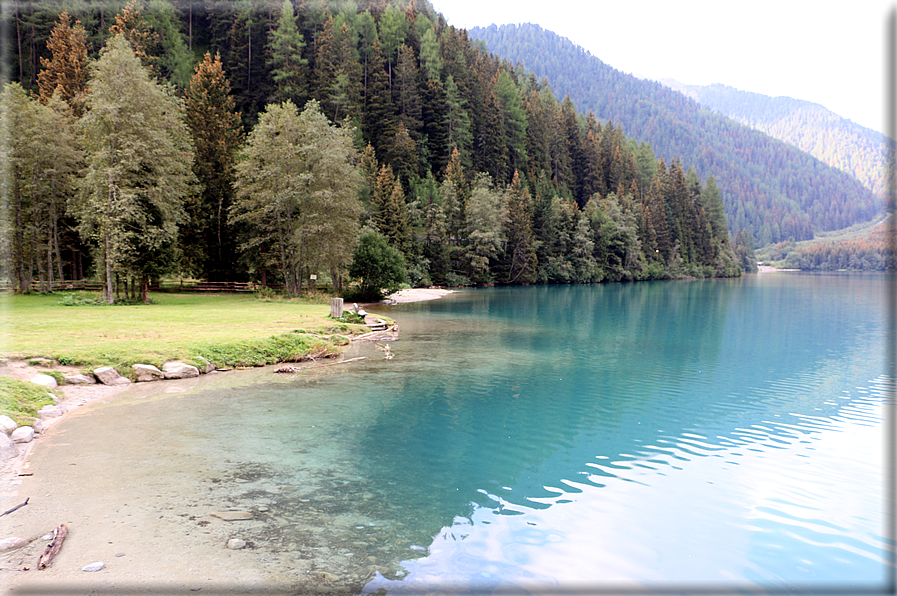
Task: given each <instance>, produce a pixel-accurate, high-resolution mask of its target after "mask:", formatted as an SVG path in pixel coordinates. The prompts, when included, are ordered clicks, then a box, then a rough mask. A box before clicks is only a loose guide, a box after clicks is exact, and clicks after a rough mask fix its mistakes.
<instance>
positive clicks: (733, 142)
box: [469, 24, 881, 246]
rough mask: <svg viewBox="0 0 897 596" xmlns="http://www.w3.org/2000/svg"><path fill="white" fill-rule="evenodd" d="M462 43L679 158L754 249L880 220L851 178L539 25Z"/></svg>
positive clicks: (490, 30) (480, 33)
mask: <svg viewBox="0 0 897 596" xmlns="http://www.w3.org/2000/svg"><path fill="white" fill-rule="evenodd" d="M469 35H470V36H471V37H472V38H475V39H481V40H483V41H484V42H485V43H486V45H487V47H488V48H489V50H490V51H491V52H493V53H495V54H497V55H499V56H502V57H503V58H505V59H507V60H509V61H510V62H512V63H519V64H521V65H522V66H523V67H524V68H525V69H527V70H531V71H533V72H534V74H535V75H536V76H537V77H539V78H542V77H545V78H547V80H548V82H549V84H550V85H551V87H552V89H553V91H554V93H555V94H556V95H557V96H559V97H561V96H564V95H569V96H570V98H571V99H572V100H573V101H574V103H575V104H576V105H577V106H578V107H579V108H580V109H581V110H592V111H593V112H594V113H595V115H596V116H597V117H599V118H601V119H604V120H611V121H613V122H614V123H615V124H621V125H622V126H623V129H624V131H625V132H626V133H627V134H628V135H631V136H634V137H635V138H637V139H639V140H640V141H647V142H648V143H650V144H651V146H652V148H653V149H654V151H655V153H656V154H657V155H658V156H672V155H677V156H681V157H682V159H683V161H685V162H686V163H689V164H692V165H693V166H694V167H695V169H696V170H697V172H698V174H699V175H700V176H701V177H702V178H704V177H706V176H708V175H709V174H713V175H714V176H715V177H716V179H717V182H718V184H719V186H720V188H721V190H722V192H723V199H724V202H725V205H726V214H727V216H728V219H729V226H730V229H731V230H733V231H735V230H740V229H746V230H748V231H749V232H751V233H752V234H753V235H754V238H755V241H756V242H757V244H758V245H761V246H762V245H764V244H767V243H769V242H778V241H781V240H787V239H789V238H794V239H796V240H802V239H809V238H812V237H813V231H814V230H835V229H840V228H844V227H847V226H850V225H852V224H854V223H857V222H862V221H868V220H870V219H872V218H873V217H874V216H875V215H876V213H878V212H879V211H880V210H881V203H880V201H879V200H878V199H877V198H876V197H875V195H874V194H873V193H872V192H871V191H870V190H869V189H867V188H865V187H864V186H863V185H862V184H861V183H860V182H859V181H857V180H856V179H854V178H853V177H852V176H849V175H847V174H844V173H843V172H840V171H838V170H836V169H835V168H832V167H831V166H828V165H826V164H824V163H822V162H821V161H819V160H818V159H816V158H814V157H812V156H810V155H809V154H807V153H805V152H803V151H801V150H799V149H797V148H796V147H794V146H792V145H789V144H786V143H784V142H782V141H779V140H776V139H773V138H771V137H770V136H768V135H766V134H763V133H761V132H759V131H756V130H753V129H751V128H749V127H747V126H745V125H742V124H739V123H737V122H735V121H733V120H731V119H729V118H726V117H724V116H722V115H720V114H717V113H714V112H712V111H710V110H709V109H706V108H703V107H702V106H701V105H700V104H698V103H697V102H696V101H694V100H693V99H690V98H688V97H686V96H685V95H683V94H682V93H679V92H677V91H673V90H672V89H670V88H669V87H666V86H664V85H661V84H660V83H657V82H653V81H644V80H640V79H636V78H635V77H633V76H631V75H627V74H624V73H621V72H620V71H617V70H616V69H614V68H612V67H610V66H608V65H607V64H605V63H604V62H602V61H601V60H599V59H598V58H596V57H594V56H592V55H591V54H590V53H589V52H587V51H585V50H584V49H582V48H581V47H579V46H577V45H575V44H574V43H572V42H571V41H570V40H568V39H566V38H562V37H560V36H558V35H556V34H555V33H552V32H551V31H546V30H544V29H542V28H541V27H539V26H538V25H532V24H524V25H503V26H501V27H498V26H495V25H491V26H489V27H486V28H479V27H477V28H474V29H472V30H470V31H469Z"/></svg>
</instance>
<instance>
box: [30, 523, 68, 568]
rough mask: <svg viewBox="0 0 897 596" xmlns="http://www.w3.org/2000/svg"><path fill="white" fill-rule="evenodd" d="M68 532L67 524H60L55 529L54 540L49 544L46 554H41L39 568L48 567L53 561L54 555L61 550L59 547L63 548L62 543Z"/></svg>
mask: <svg viewBox="0 0 897 596" xmlns="http://www.w3.org/2000/svg"><path fill="white" fill-rule="evenodd" d="M68 533H69V529H68V526H66V525H65V524H59V527H58V528H56V529H55V530H53V540H51V541H50V544H48V545H47V548H46V550H44V554H42V555H41V556H40V560H39V561H38V562H37V568H38V569H46V568H47V567H49V566H50V563H52V562H53V557H55V556H56V554H57V553H58V552H59V549H60V548H62V543H63V541H64V540H65V537H66V535H67V534H68Z"/></svg>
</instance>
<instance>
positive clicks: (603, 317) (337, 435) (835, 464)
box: [91, 273, 895, 594]
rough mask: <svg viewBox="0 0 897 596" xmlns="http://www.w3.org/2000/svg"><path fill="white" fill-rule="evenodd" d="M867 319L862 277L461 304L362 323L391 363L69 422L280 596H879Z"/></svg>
mask: <svg viewBox="0 0 897 596" xmlns="http://www.w3.org/2000/svg"><path fill="white" fill-rule="evenodd" d="M885 306H886V294H885V278H883V277H881V276H871V275H870V276H866V275H849V276H848V275H827V276H821V275H819V276H812V275H791V274H784V273H777V274H767V275H761V276H746V277H745V278H743V279H740V280H722V281H720V280H714V281H693V282H656V283H655V282H652V283H639V284H612V285H594V286H572V287H530V288H511V289H485V290H471V291H465V292H460V293H458V294H454V295H452V296H450V297H448V298H445V299H442V300H438V301H433V302H422V303H415V304H407V305H401V306H397V307H393V308H390V309H389V310H388V312H386V310H384V312H385V314H388V315H389V316H392V317H394V318H395V319H397V320H398V321H399V323H400V325H401V329H402V333H401V340H400V341H398V342H396V343H393V344H392V345H391V348H392V351H393V353H394V354H395V358H394V359H392V360H385V359H383V358H382V356H383V354H382V352H379V351H377V350H375V349H374V346H372V345H371V344H353V346H352V347H351V348H350V349H349V352H347V354H346V357H347V358H350V357H353V356H357V355H365V356H368V359H367V360H364V361H361V362H356V363H351V364H346V365H344V366H335V367H328V368H324V369H319V370H317V371H314V372H311V371H310V372H305V373H300V374H297V375H288V376H280V375H274V374H272V373H271V372H270V369H268V370H266V371H254V372H252V373H249V374H246V375H243V376H241V377H240V381H239V383H240V384H239V386H235V384H234V381H233V380H232V379H231V380H227V381H222V382H221V383H212V382H208V381H207V382H204V383H202V384H200V385H199V386H198V388H197V389H194V390H190V391H187V392H185V393H182V394H154V395H151V396H140V395H138V396H137V397H134V396H133V395H132V396H131V397H129V398H128V399H125V400H122V401H121V402H119V403H117V405H109V406H108V407H104V408H97V409H96V410H95V412H94V413H93V414H92V415H91V418H92V419H94V423H101V422H102V420H103V416H108V417H110V419H112V418H114V419H115V421H116V422H115V424H116V425H118V428H120V429H121V433H122V434H123V435H124V436H128V437H129V438H130V440H132V441H135V442H137V443H138V444H144V442H145V444H146V445H147V446H151V447H150V448H148V449H147V450H145V457H142V458H139V457H135V458H133V459H132V460H128V461H124V462H118V464H117V465H122V466H127V467H128V468H129V470H131V471H132V473H133V472H134V470H136V469H139V466H144V468H143V469H144V472H145V473H146V474H151V473H152V472H151V470H152V469H153V467H154V466H155V467H156V468H158V466H159V463H160V462H170V466H171V469H172V470H178V471H179V476H178V477H177V479H176V480H174V481H172V480H171V479H170V478H169V479H167V480H166V482H167V483H168V484H171V485H174V484H177V488H176V489H175V488H173V487H172V488H171V491H172V495H182V494H183V493H184V492H185V491H187V492H194V493H195V494H201V495H203V498H204V499H206V500H207V501H208V502H209V503H215V504H217V505H218V506H219V507H222V506H230V507H232V508H235V509H249V510H252V511H254V512H255V513H256V517H257V521H256V522H253V526H252V528H251V529H250V530H249V531H248V534H249V535H248V538H249V541H250V546H251V551H252V553H253V554H254V555H255V556H256V557H257V562H256V563H257V564H258V565H274V564H275V563H276V567H277V569H278V570H279V571H278V573H279V574H280V578H281V579H282V580H283V581H284V582H285V583H289V582H290V581H292V579H293V578H294V577H295V576H296V574H299V573H302V574H305V576H308V574H319V575H318V576H319V577H323V578H325V580H326V581H328V582H330V583H335V584H337V585H340V586H343V587H344V588H346V587H348V588H349V589H351V590H352V591H363V592H376V591H377V590H378V589H381V588H383V589H386V590H387V591H388V592H389V593H395V594H401V593H406V592H423V591H427V592H433V591H436V592H439V591H442V592H477V591H483V590H494V589H508V590H512V589H528V590H532V591H534V592H539V591H542V592H544V591H545V590H546V589H548V588H551V587H554V588H556V589H579V588H582V589H604V590H614V589H617V588H621V587H625V588H626V589H636V590H639V589H644V590H648V591H651V590H657V589H661V588H662V589H664V590H674V591H677V590H678V591H683V592H688V591H690V590H692V591H693V590H697V589H704V590H707V589H717V588H730V589H736V590H757V589H761V590H770V591H779V590H788V591H792V590H798V591H811V592H812V591H814V590H817V589H822V588H824V589H826V590H829V591H831V590H836V591H837V590H843V591H844V592H845V593H853V592H855V591H856V590H858V589H867V590H875V589H880V588H882V587H883V586H885V585H886V583H887V582H890V581H892V580H893V577H894V569H895V567H894V556H895V555H894V541H893V540H892V538H889V537H888V536H889V532H888V529H887V524H891V523H893V518H892V517H890V516H887V515H885V507H886V501H885V482H886V480H887V477H886V475H885V473H884V469H885V465H886V463H889V462H890V461H891V460H890V458H886V457H885V449H886V447H887V442H886V440H885V424H884V422H883V414H884V412H885V411H886V409H892V407H893V406H892V405H888V404H887V403H886V401H887V399H888V397H889V396H890V394H891V393H892V386H891V384H890V383H889V382H888V379H887V377H886V370H887V367H886V363H885V358H884V355H885V347H886V345H885V343H886V336H885ZM147 395H148V394H147ZM891 403H892V402H891ZM125 404H127V408H122V407H117V406H121V405H125ZM147 420H154V421H155V420H165V424H164V425H153V426H152V429H151V430H150V429H148V428H147V426H148V425H147V424H146V421H147ZM122 457H124V456H122ZM117 459H121V457H119V458H117ZM164 484H165V483H159V484H154V485H153V491H154V492H159V493H160V498H164V491H166V490H168V489H166V488H165V486H164ZM172 498H180V497H176V496H172Z"/></svg>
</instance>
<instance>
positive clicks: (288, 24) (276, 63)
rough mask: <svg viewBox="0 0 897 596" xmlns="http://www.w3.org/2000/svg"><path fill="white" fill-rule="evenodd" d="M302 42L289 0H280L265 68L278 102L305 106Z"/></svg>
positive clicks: (305, 92)
mask: <svg viewBox="0 0 897 596" xmlns="http://www.w3.org/2000/svg"><path fill="white" fill-rule="evenodd" d="M304 47H305V40H304V39H303V37H302V33H301V32H300V31H299V29H298V27H297V26H296V16H295V15H294V14H293V2H292V0H283V5H282V6H281V10H280V18H279V19H278V21H277V26H276V28H274V29H273V30H272V31H271V32H270V33H269V39H268V56H269V57H268V60H267V65H268V67H269V68H271V76H272V78H273V79H274V84H275V86H276V89H277V97H278V100H279V101H285V100H287V99H290V100H292V101H293V102H295V103H296V104H298V105H303V104H304V103H305V98H306V97H307V93H308V88H307V84H308V83H307V81H306V71H307V65H308V61H307V60H305V59H304V58H303V57H302V49H303V48H304Z"/></svg>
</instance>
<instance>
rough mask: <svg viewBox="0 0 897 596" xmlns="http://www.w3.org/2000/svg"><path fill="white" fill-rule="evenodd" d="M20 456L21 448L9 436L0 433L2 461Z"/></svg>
mask: <svg viewBox="0 0 897 596" xmlns="http://www.w3.org/2000/svg"><path fill="white" fill-rule="evenodd" d="M18 454H19V448H18V447H16V444H15V443H13V442H12V439H10V438H9V437H8V436H6V435H5V434H3V433H0V461H7V460H10V459H12V458H14V457H16V456H17V455H18Z"/></svg>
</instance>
